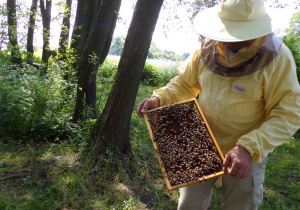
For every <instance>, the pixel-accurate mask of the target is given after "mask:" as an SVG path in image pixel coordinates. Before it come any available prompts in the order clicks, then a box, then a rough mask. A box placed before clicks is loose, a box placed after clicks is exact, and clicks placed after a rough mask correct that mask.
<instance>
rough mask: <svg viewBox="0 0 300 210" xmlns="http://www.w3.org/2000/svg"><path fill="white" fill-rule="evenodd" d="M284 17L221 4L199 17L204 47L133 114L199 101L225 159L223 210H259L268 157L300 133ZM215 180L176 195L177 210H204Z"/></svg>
mask: <svg viewBox="0 0 300 210" xmlns="http://www.w3.org/2000/svg"><path fill="white" fill-rule="evenodd" d="M285 16H286V14H285V13H284V11H282V10H280V9H272V10H269V9H268V10H267V9H266V7H265V6H264V1H263V0H244V1H240V0H223V1H221V3H220V5H218V6H216V7H213V8H209V9H206V10H205V11H203V12H201V13H199V14H198V15H197V16H196V17H195V20H194V26H195V28H196V30H197V31H198V33H199V34H200V35H201V46H200V48H199V49H198V50H196V51H195V52H194V53H193V54H192V55H191V56H190V57H189V58H188V59H187V61H186V62H185V63H183V64H182V65H181V66H180V67H179V68H178V69H177V73H178V76H177V77H175V78H173V79H172V80H171V81H170V82H169V83H168V84H167V85H166V86H165V87H162V88H160V89H158V90H155V91H154V93H153V96H152V98H146V99H144V100H143V101H142V102H141V103H140V104H139V106H138V109H137V113H138V115H139V116H141V117H142V113H143V112H145V111H147V110H148V109H153V108H156V107H159V106H164V105H168V104H171V103H176V102H180V101H183V100H188V99H191V98H194V97H196V96H197V95H199V96H198V97H199V104H200V107H201V109H202V111H203V113H204V115H205V117H206V119H207V122H208V123H209V126H210V128H211V130H212V132H213V134H214V136H215V138H216V140H217V142H218V144H219V146H220V148H221V150H222V152H223V154H226V155H225V160H224V163H223V164H224V168H225V169H226V168H228V167H229V170H227V173H226V174H225V175H223V176H222V183H223V184H222V195H223V203H222V208H223V209H230V210H231V209H243V210H244V209H249V210H254V209H258V208H259V206H260V205H261V203H262V200H263V182H264V171H265V166H266V163H267V159H268V154H269V153H270V152H272V151H273V150H274V148H275V147H276V146H279V145H281V144H283V143H284V142H286V141H287V140H288V139H289V138H290V137H291V136H292V135H293V134H294V133H295V132H296V131H297V130H298V129H299V127H300V87H299V83H298V80H297V75H296V66H295V62H294V60H293V56H292V54H291V52H290V51H289V49H288V48H287V47H286V46H285V45H284V43H283V42H282V39H280V38H278V37H277V36H276V33H277V32H278V30H279V29H280V28H282V26H283V23H286V22H288V21H286V20H285ZM216 180H217V178H214V179H210V180H208V181H205V182H202V183H197V184H193V185H190V186H188V187H183V188H181V189H180V190H179V191H180V197H179V202H178V209H184V210H187V209H207V208H208V207H209V205H210V202H211V196H212V192H213V186H214V184H215V182H216Z"/></svg>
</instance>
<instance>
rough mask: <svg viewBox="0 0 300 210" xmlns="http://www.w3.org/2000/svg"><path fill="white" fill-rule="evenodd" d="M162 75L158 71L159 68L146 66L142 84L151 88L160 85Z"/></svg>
mask: <svg viewBox="0 0 300 210" xmlns="http://www.w3.org/2000/svg"><path fill="white" fill-rule="evenodd" d="M160 79H161V75H160V73H159V71H158V67H157V66H155V65H151V64H149V63H146V64H145V67H144V71H143V76H142V84H143V85H149V86H157V85H159V84H160Z"/></svg>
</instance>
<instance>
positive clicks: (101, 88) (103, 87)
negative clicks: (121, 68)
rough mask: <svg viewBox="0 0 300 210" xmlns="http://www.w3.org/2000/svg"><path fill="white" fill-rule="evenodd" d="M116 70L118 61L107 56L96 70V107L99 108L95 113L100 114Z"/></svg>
mask: <svg viewBox="0 0 300 210" xmlns="http://www.w3.org/2000/svg"><path fill="white" fill-rule="evenodd" d="M117 70H118V61H117V60H114V59H110V58H107V59H106V60H105V61H104V63H103V64H102V66H101V67H100V68H99V70H98V76H97V84H98V85H97V107H98V108H99V110H97V111H98V113H97V114H100V113H101V112H102V110H103V109H104V106H105V103H106V101H107V99H108V96H109V92H110V89H111V87H112V85H113V81H114V77H115V75H116V73H117Z"/></svg>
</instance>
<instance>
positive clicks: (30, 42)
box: [27, 0, 38, 64]
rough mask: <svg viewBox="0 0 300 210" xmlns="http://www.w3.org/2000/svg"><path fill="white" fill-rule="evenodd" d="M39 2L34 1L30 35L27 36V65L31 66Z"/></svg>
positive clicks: (29, 26) (29, 29)
mask: <svg viewBox="0 0 300 210" xmlns="http://www.w3.org/2000/svg"><path fill="white" fill-rule="evenodd" d="M37 2H38V0H32V3H31V9H30V17H29V25H28V34H27V63H29V64H32V58H33V52H34V48H33V35H34V28H35V17H36V10H37Z"/></svg>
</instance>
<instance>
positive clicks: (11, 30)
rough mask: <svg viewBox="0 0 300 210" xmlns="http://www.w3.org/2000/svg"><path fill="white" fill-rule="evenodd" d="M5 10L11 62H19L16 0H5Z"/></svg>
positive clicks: (20, 61) (20, 59) (20, 60)
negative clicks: (6, 11)
mask: <svg viewBox="0 0 300 210" xmlns="http://www.w3.org/2000/svg"><path fill="white" fill-rule="evenodd" d="M7 10H8V14H7V23H8V37H9V47H10V50H11V59H12V62H13V63H15V64H21V63H22V58H21V52H20V49H19V45H18V31H17V14H16V0H7Z"/></svg>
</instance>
